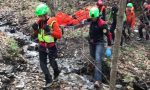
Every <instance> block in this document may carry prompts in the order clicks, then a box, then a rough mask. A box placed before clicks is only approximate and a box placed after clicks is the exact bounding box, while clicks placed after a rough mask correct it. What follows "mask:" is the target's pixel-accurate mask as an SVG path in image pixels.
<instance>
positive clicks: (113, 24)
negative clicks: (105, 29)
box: [109, 3, 118, 41]
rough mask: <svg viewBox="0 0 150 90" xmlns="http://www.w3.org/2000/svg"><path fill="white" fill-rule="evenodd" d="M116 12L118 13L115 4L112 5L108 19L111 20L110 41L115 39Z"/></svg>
mask: <svg viewBox="0 0 150 90" xmlns="http://www.w3.org/2000/svg"><path fill="white" fill-rule="evenodd" d="M117 12H118V7H117V3H114V4H113V6H112V9H111V12H110V17H109V19H110V20H112V23H111V27H110V32H111V33H112V39H113V41H114V39H115V32H114V31H115V29H116V25H117Z"/></svg>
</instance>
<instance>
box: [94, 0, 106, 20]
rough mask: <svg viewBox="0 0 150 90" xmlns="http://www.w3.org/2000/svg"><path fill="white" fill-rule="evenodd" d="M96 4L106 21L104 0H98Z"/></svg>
mask: <svg viewBox="0 0 150 90" xmlns="http://www.w3.org/2000/svg"><path fill="white" fill-rule="evenodd" d="M96 5H97V7H98V9H99V11H100V12H101V13H102V17H101V18H102V19H103V20H104V21H105V20H106V7H105V6H104V4H103V1H102V0H98V1H97V4H96Z"/></svg>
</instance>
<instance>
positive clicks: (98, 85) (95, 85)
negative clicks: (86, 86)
mask: <svg viewBox="0 0 150 90" xmlns="http://www.w3.org/2000/svg"><path fill="white" fill-rule="evenodd" d="M94 87H95V88H102V83H101V82H99V81H95V83H94Z"/></svg>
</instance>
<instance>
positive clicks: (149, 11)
mask: <svg viewBox="0 0 150 90" xmlns="http://www.w3.org/2000/svg"><path fill="white" fill-rule="evenodd" d="M143 8H144V12H143V13H142V15H141V16H140V17H139V20H140V25H139V26H138V30H139V38H138V40H139V41H143V40H144V35H143V29H144V28H145V30H146V37H145V39H146V40H149V31H148V28H149V21H150V5H148V4H144V5H143Z"/></svg>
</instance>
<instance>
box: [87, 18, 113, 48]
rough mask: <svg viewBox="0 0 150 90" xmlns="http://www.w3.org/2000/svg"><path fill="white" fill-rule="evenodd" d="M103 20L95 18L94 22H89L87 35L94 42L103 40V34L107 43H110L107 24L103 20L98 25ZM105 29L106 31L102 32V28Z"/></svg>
mask: <svg viewBox="0 0 150 90" xmlns="http://www.w3.org/2000/svg"><path fill="white" fill-rule="evenodd" d="M101 21H102V22H104V21H103V20H101V19H97V21H96V22H91V24H90V31H89V37H90V40H91V39H92V40H93V41H94V43H98V42H105V40H104V35H106V36H107V40H108V45H111V36H110V33H109V30H108V27H107V24H105V22H104V23H103V24H102V25H101V26H100V25H99V22H101ZM104 29H106V33H104V32H103V30H104Z"/></svg>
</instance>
